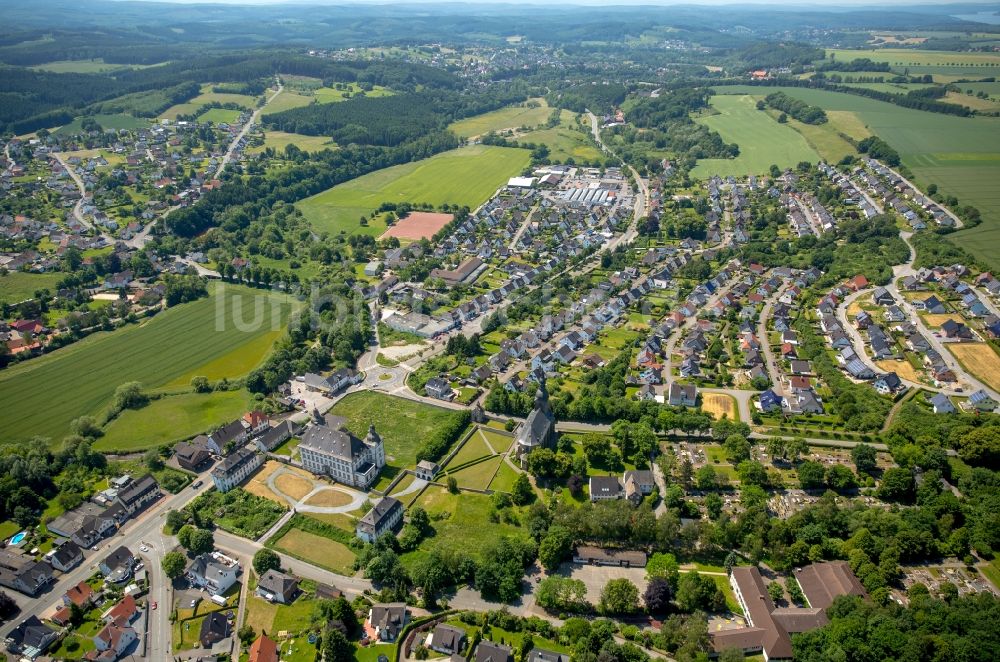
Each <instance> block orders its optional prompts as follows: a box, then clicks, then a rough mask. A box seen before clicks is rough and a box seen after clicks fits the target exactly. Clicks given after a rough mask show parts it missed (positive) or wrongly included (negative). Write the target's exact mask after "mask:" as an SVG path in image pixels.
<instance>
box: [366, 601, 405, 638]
mask: <svg viewBox="0 0 1000 662" xmlns="http://www.w3.org/2000/svg"><path fill="white" fill-rule="evenodd" d="M408 620H409V612H408V611H407V609H406V603H405V602H390V603H384V604H374V605H372V606H371V608H370V609H369V610H368V618H367V619H366V620H365V629H369V628H370V629H372V630H374V631H375V639H376V640H377V641H395V640H396V637H398V636H399V633H400V631H402V629H403V627H405V626H406V623H407V621H408Z"/></svg>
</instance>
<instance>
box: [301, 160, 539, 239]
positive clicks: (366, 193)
mask: <svg viewBox="0 0 1000 662" xmlns="http://www.w3.org/2000/svg"><path fill="white" fill-rule="evenodd" d="M529 157H530V155H529V154H528V152H527V150H522V149H511V148H507V147H491V146H486V145H473V146H470V147H463V148H461V149H455V150H451V151H448V152H444V153H441V154H436V155H435V156H432V157H430V158H429V159H422V160H420V161H415V162H413V163H405V164H403V165H398V166H393V167H391V168H385V169H383V170H378V171H376V172H373V173H369V174H367V175H364V176H362V177H358V178H357V179H352V180H351V181H349V182H345V183H343V184H339V185H337V186H334V187H333V188H331V189H327V190H326V191H323V192H322V193H318V194H317V195H314V196H312V197H309V198H306V199H305V200H303V201H301V202H299V203H297V204H296V206H297V207H298V208H299V209H301V210H302V213H303V214H304V215H305V217H306V219H307V220H309V222H310V223H312V224H313V226H314V227H315V228H316V229H317V230H320V231H327V232H332V233H337V232H347V233H351V234H370V235H372V236H377V235H380V234H382V233H383V232H384V231H385V229H386V226H385V222H384V221H383V220H382V219H381V218H379V219H375V220H371V221H369V223H368V226H367V227H362V226H361V225H360V224H359V222H358V219H359V218H360V217H361V216H368V215H370V214H371V213H372V212H373V211H374V210H375V209H376V208H378V206H379V205H380V204H382V203H383V202H414V203H421V202H425V203H429V204H432V205H442V204H444V203H450V204H453V205H454V204H458V205H467V206H468V207H470V208H472V209H475V208H476V207H478V206H479V205H480V204H482V203H483V202H485V201H486V200H487V199H488V198H489V197H490V196H491V195H492V194H493V193H494V191H496V190H497V189H498V188H499V187H500V186H502V185H503V184H505V183H506V182H507V179H508V178H510V177H512V176H514V175H516V174H518V173H520V172H521V171H522V170H523V169H524V168H525V166H527V165H528V162H529Z"/></svg>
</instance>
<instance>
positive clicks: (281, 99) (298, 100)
mask: <svg viewBox="0 0 1000 662" xmlns="http://www.w3.org/2000/svg"><path fill="white" fill-rule="evenodd" d="M312 102H313V98H312V97H311V96H306V95H305V94H298V93H296V92H291V91H289V90H288V88H287V87H286V88H285V89H284V90H282V92H281V94H279V95H278V96H276V97H275V98H274V99H273V100H272V101H271V102H270V103H268V104H267V112H269V113H280V112H282V111H284V110H291V109H292V108H300V107H302V106H308V105H309V104H311V103H312Z"/></svg>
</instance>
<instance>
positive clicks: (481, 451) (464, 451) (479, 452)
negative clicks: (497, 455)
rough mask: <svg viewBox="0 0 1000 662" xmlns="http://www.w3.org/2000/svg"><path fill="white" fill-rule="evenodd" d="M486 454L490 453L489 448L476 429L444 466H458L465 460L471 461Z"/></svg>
mask: <svg viewBox="0 0 1000 662" xmlns="http://www.w3.org/2000/svg"><path fill="white" fill-rule="evenodd" d="M487 455H492V453H491V452H490V449H489V448H488V447H487V446H486V442H485V441H484V440H483V436H482V434H480V432H479V431H478V430H477V431H476V432H475V433H474V434H473V435H472V436H471V437H469V440H468V441H466V442H465V443H464V444H462V448H461V449H460V450H459V451H458V452H457V453H455V457H453V458H452V459H451V461H450V462H449V463H448V464H447V465H446V466H445V468H447V467H458V466H461V465H463V464H465V463H466V462H472V461H473V460H478V459H479V458H481V457H486V456H487Z"/></svg>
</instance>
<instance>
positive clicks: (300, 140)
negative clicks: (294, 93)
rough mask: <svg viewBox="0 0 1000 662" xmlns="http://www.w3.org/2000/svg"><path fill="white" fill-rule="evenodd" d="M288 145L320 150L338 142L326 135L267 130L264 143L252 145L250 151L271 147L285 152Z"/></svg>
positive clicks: (307, 150) (331, 147) (304, 149)
mask: <svg viewBox="0 0 1000 662" xmlns="http://www.w3.org/2000/svg"><path fill="white" fill-rule="evenodd" d="M282 96H284V95H282ZM278 98H279V99H280V98H281V97H278ZM288 145H295V146H296V147H298V148H299V149H301V150H302V151H303V152H319V151H322V150H324V149H336V148H337V144H336V143H335V142H333V141H331V140H330V139H329V138H327V137H325V136H304V135H302V134H300V133H287V132H285V131H267V132H265V133H264V144H263V145H261V146H260V147H251V148H250V150H249V151H250V152H251V153H253V152H263V151H264V150H265V149H266V148H268V147H271V148H273V149H274V151H276V152H278V153H284V151H285V147H287V146H288Z"/></svg>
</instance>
